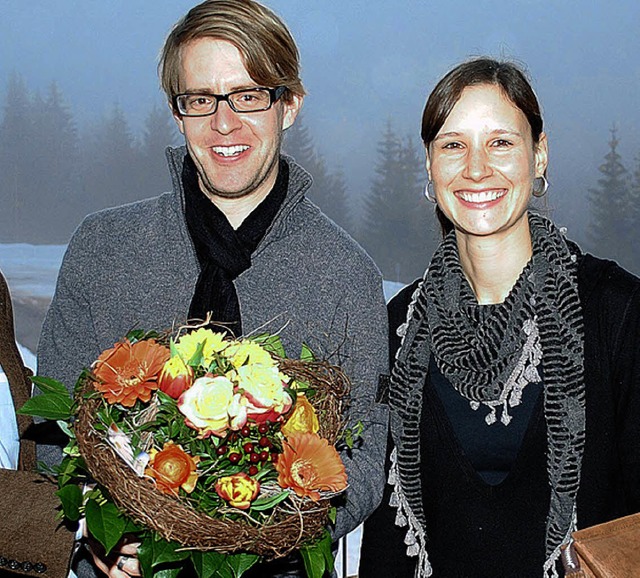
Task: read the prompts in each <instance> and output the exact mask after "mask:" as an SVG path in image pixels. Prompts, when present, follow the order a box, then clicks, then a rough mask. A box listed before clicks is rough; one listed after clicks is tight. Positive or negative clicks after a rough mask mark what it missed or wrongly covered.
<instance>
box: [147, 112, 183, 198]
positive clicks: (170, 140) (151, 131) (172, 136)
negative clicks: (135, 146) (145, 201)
mask: <svg viewBox="0 0 640 578" xmlns="http://www.w3.org/2000/svg"><path fill="white" fill-rule="evenodd" d="M177 141H178V131H177V128H176V126H175V123H174V122H173V119H172V117H171V113H170V111H169V108H168V107H166V106H162V107H161V106H158V105H154V106H153V108H152V109H151V111H150V112H149V115H148V116H147V118H146V120H145V123H144V131H143V134H142V144H141V147H140V160H141V163H140V165H139V167H138V168H139V179H140V187H139V190H140V194H141V196H144V197H154V196H157V195H159V194H160V193H162V192H164V191H168V190H170V188H171V178H170V176H169V171H168V169H167V159H166V157H165V151H166V149H167V147H169V146H174V145H175V144H176V142H177Z"/></svg>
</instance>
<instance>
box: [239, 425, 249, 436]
mask: <svg viewBox="0 0 640 578" xmlns="http://www.w3.org/2000/svg"><path fill="white" fill-rule="evenodd" d="M240 434H241V435H242V437H245V438H248V437H249V436H250V435H251V428H250V427H249V426H248V425H245V426H243V427H242V429H241V430H240Z"/></svg>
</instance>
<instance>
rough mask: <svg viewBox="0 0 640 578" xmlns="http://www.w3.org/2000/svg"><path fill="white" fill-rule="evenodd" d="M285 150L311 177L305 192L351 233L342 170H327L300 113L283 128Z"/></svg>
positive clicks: (348, 207) (351, 226)
mask: <svg viewBox="0 0 640 578" xmlns="http://www.w3.org/2000/svg"><path fill="white" fill-rule="evenodd" d="M283 150H284V152H285V154H288V155H290V156H292V157H293V158H294V159H295V161H296V162H297V163H298V164H299V165H301V166H303V167H304V168H305V169H306V170H307V171H308V172H309V173H310V174H311V177H312V178H313V184H312V185H311V189H309V192H308V194H307V196H308V197H309V199H311V200H312V201H313V202H314V203H315V204H316V205H318V206H319V207H320V209H322V211H323V212H324V213H325V215H327V216H328V217H329V218H330V219H333V221H335V222H336V223H337V224H338V225H340V226H341V227H342V228H343V229H345V230H347V231H349V232H350V233H353V223H352V220H351V207H350V205H349V200H348V193H347V184H346V180H345V178H344V173H343V172H342V171H341V170H340V169H338V170H337V171H335V172H330V171H329V170H328V169H327V164H326V161H325V159H324V157H323V156H322V155H321V154H320V153H319V152H318V151H317V149H316V147H315V145H314V143H313V138H312V137H311V134H310V133H309V129H308V127H307V125H306V124H305V122H304V119H303V116H302V114H299V115H298V118H297V119H296V122H295V123H293V125H292V126H291V127H290V128H289V129H287V132H286V133H285V139H284V143H283Z"/></svg>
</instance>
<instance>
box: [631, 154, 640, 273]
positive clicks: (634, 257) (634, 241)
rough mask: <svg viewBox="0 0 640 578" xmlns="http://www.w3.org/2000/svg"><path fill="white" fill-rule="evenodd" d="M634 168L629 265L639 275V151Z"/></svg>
mask: <svg viewBox="0 0 640 578" xmlns="http://www.w3.org/2000/svg"><path fill="white" fill-rule="evenodd" d="M635 163H636V166H635V170H634V171H633V175H632V181H631V195H630V197H631V206H630V208H629V223H630V226H629V233H630V239H629V242H630V250H631V260H630V263H629V267H630V269H631V271H633V272H634V273H635V274H636V275H640V153H638V154H637V155H636V158H635Z"/></svg>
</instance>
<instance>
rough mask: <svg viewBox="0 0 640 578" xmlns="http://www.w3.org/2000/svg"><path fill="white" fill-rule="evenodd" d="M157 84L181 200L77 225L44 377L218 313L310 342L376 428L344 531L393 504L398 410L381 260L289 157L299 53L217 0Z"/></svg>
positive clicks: (274, 27)
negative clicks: (138, 335) (384, 403)
mask: <svg viewBox="0 0 640 578" xmlns="http://www.w3.org/2000/svg"><path fill="white" fill-rule="evenodd" d="M160 76H161V81H162V86H163V89H164V91H165V92H166V94H167V97H168V100H169V104H170V106H171V109H172V112H173V116H174V118H175V120H176V122H177V124H178V127H179V129H180V131H181V132H182V133H183V134H184V136H185V141H186V150H185V149H184V148H180V149H175V150H169V151H168V153H167V157H168V161H169V170H170V172H171V176H172V179H173V191H172V192H170V193H165V194H163V195H161V196H160V197H157V198H154V199H149V200H146V201H142V202H139V203H135V204H132V205H127V206H123V207H119V208H115V209H111V210H107V211H103V212H100V213H97V214H95V215H91V216H89V217H87V219H86V220H85V221H84V222H83V223H82V225H81V226H80V227H79V229H78V231H77V232H76V233H75V235H74V237H73V239H72V240H71V242H70V244H69V247H68V250H67V253H66V255H65V258H64V261H63V264H62V267H61V270H60V275H59V279H58V284H57V288H56V293H55V296H54V299H53V302H52V304H51V308H50V310H49V312H48V314H47V317H46V320H45V323H44V327H43V332H42V337H41V341H40V345H39V367H40V372H41V373H42V374H43V375H50V376H52V377H55V378H58V379H61V380H63V381H64V382H65V383H67V384H69V385H71V384H73V383H74V380H75V379H76V378H77V376H78V375H79V373H80V371H81V369H82V367H84V366H87V365H89V364H90V363H91V362H92V361H93V360H94V359H95V358H96V357H97V355H98V354H99V352H100V351H101V350H103V349H105V348H107V347H109V346H111V345H113V343H114V342H115V341H117V340H118V339H120V338H121V337H122V336H123V335H125V334H126V333H127V331H128V330H130V329H132V328H133V327H141V328H164V327H171V326H175V325H176V324H180V323H182V322H184V321H185V320H186V319H188V318H205V317H206V315H207V313H209V312H210V313H211V317H212V319H213V320H214V321H216V322H224V323H225V324H227V326H228V327H229V328H230V330H231V331H232V332H233V333H235V334H237V335H239V334H245V335H247V334H250V333H251V332H254V331H270V332H275V331H277V332H279V333H280V335H281V336H282V340H283V344H284V346H285V348H286V350H287V352H288V353H289V355H292V356H293V355H297V354H298V353H299V351H300V347H301V345H302V343H307V344H308V345H309V346H310V347H311V348H312V350H313V351H314V352H315V353H316V354H317V355H318V356H319V357H323V358H327V359H329V360H331V361H333V362H337V363H340V364H341V365H342V366H343V368H344V369H345V370H346V372H347V374H348V375H349V376H350V378H351V380H352V386H353V391H352V399H351V407H350V415H349V419H350V420H351V422H352V423H355V421H356V420H361V421H362V422H363V423H364V425H365V431H364V435H363V439H362V444H361V445H360V446H359V447H358V448H356V449H354V451H353V452H350V454H347V453H345V454H344V455H343V459H344V461H345V463H346V466H347V473H348V476H349V484H350V485H349V488H348V490H347V492H346V502H345V505H344V506H342V507H340V508H339V510H338V517H337V522H336V525H335V529H334V536H335V538H339V537H340V536H342V535H344V534H346V533H347V532H349V531H351V530H352V529H353V528H355V527H356V526H357V525H358V524H359V523H360V522H362V520H363V519H364V518H365V517H366V516H367V515H368V514H369V513H370V512H372V511H373V509H374V508H375V507H376V506H377V504H378V502H379V500H380V497H381V492H382V486H383V483H384V479H383V477H384V476H383V471H382V465H383V462H384V450H385V448H384V443H385V440H386V414H385V412H384V410H383V409H381V408H379V407H378V406H377V405H376V404H375V402H374V397H375V390H376V385H377V381H378V377H379V375H380V374H382V373H386V371H387V361H386V360H387V336H386V333H387V319H386V310H385V306H384V298H383V294H382V281H381V278H380V274H379V272H378V270H377V269H376V267H375V265H374V264H373V263H372V262H371V260H370V258H369V257H368V256H367V255H366V254H365V253H364V252H363V251H362V250H361V249H360V248H359V247H358V245H357V244H356V243H355V242H354V241H353V240H352V239H351V238H350V237H349V236H348V235H347V234H346V233H345V232H344V231H342V230H341V229H339V228H338V227H336V225H334V224H333V223H332V222H331V221H330V220H328V219H327V218H326V217H325V216H324V215H323V214H322V213H321V212H320V210H319V209H318V208H317V207H316V206H314V205H313V204H312V203H311V202H310V201H309V200H307V199H306V197H305V191H307V190H308V189H309V187H310V185H311V177H310V176H309V175H308V173H306V172H305V171H304V169H302V168H301V167H300V166H298V165H297V164H295V162H293V160H292V159H290V158H286V157H283V156H281V155H280V146H281V142H282V137H283V131H284V130H286V129H287V128H288V127H290V126H291V125H292V124H293V122H294V121H295V118H296V115H297V114H298V111H299V110H300V107H301V106H302V101H303V98H304V89H303V87H302V83H301V81H300V78H299V62H298V50H297V48H296V46H295V43H294V41H293V39H292V38H291V35H290V34H289V31H288V30H287V29H286V27H285V25H284V24H283V23H282V22H281V21H280V19H279V18H278V17H277V16H276V15H275V14H273V13H272V12H271V11H270V10H268V9H266V8H265V7H263V6H261V5H260V4H258V3H256V2H254V1H253V0H208V1H206V2H203V3H202V4H200V5H198V6H196V7H195V8H193V9H192V10H191V11H190V12H189V13H188V14H187V15H186V16H185V17H184V18H183V19H182V20H181V21H180V22H178V24H177V25H176V26H175V28H174V29H173V30H172V32H171V34H170V35H169V37H168V39H167V41H166V43H165V46H164V49H163V53H162V56H161V62H160ZM125 551H126V552H128V550H125ZM101 562H102V563H103V565H102V566H100V567H101V569H103V570H105V571H110V575H111V576H114V577H117V576H120V577H124V576H126V574H125V573H123V572H121V570H123V571H124V572H126V573H127V574H135V573H136V571H137V568H134V567H133V566H134V565H136V564H135V560H134V561H130V560H129V559H115V560H113V561H106V560H102V561H101ZM118 564H119V568H118V567H117V566H118ZM282 574H286V575H290V576H298V575H303V571H302V569H301V565H297V566H295V565H294V566H293V567H292V565H291V563H290V561H285V562H282V563H280V564H275V565H272V566H268V565H267V566H265V567H261V568H260V569H259V572H258V574H256V575H259V576H269V575H282Z"/></svg>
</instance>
